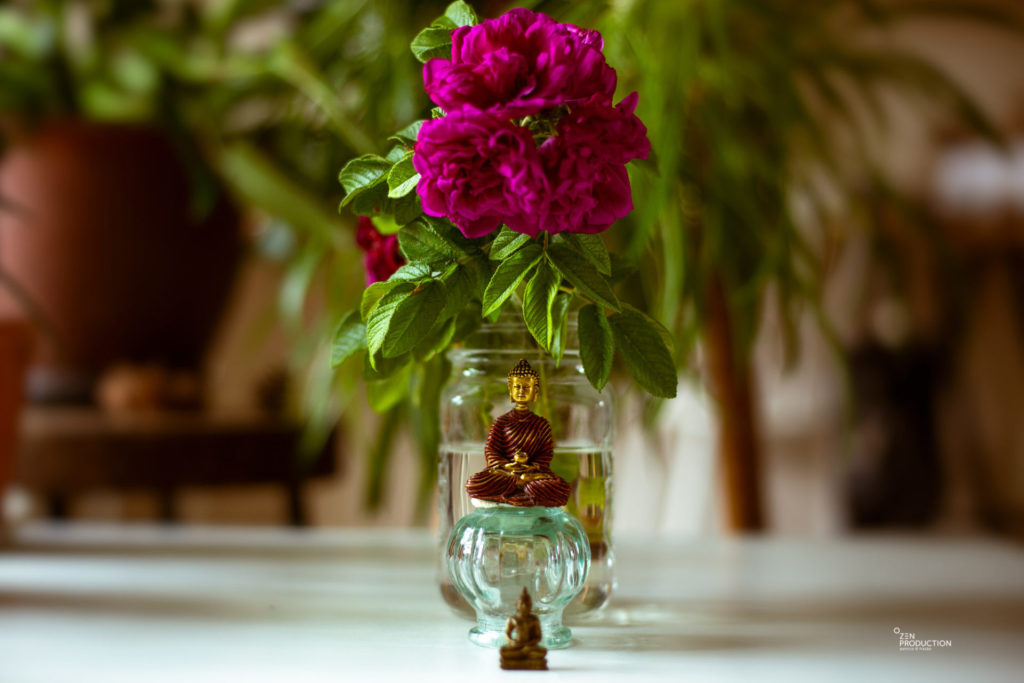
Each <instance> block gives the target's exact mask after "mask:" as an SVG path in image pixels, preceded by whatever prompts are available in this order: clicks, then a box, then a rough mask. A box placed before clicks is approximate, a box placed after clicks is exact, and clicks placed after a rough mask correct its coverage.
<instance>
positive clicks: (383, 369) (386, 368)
mask: <svg viewBox="0 0 1024 683" xmlns="http://www.w3.org/2000/svg"><path fill="white" fill-rule="evenodd" d="M411 360H412V354H411V353H406V354H402V355H401V356H398V357H397V358H378V359H377V361H376V367H374V365H371V363H370V354H366V356H365V357H364V358H363V379H365V380H366V381H367V382H375V381H377V380H382V379H387V378H388V377H391V376H392V375H394V374H395V373H396V372H398V371H399V370H401V369H402V368H404V367H406V365H408V363H409V361H411Z"/></svg>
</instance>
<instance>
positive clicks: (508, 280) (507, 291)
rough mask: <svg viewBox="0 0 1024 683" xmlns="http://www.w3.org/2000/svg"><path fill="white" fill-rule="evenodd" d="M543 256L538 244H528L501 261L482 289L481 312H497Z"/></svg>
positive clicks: (487, 313)
mask: <svg viewBox="0 0 1024 683" xmlns="http://www.w3.org/2000/svg"><path fill="white" fill-rule="evenodd" d="M543 256H544V250H543V249H541V246H540V245H539V244H529V245H527V246H525V247H523V248H522V249H521V250H520V251H517V252H516V253H514V254H512V255H511V256H509V257H508V258H507V259H505V260H504V261H502V262H501V264H499V265H498V267H497V268H496V269H495V271H494V275H492V276H491V281H490V282H488V283H487V287H486V289H484V299H483V314H484V315H485V316H488V315H491V314H492V313H495V312H497V310H498V309H499V308H501V305H502V304H503V303H505V301H506V300H507V299H508V298H509V297H510V296H512V292H514V291H515V290H516V287H518V286H519V283H520V282H522V281H523V278H525V277H526V276H527V275H528V274H529V272H530V269H531V268H533V266H534V265H536V263H537V261H539V260H540V259H541V258H542V257H543Z"/></svg>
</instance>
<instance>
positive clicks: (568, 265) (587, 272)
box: [548, 243, 621, 311]
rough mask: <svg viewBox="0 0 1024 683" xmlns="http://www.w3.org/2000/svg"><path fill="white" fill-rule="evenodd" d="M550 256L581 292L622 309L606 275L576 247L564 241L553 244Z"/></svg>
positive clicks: (616, 309) (589, 297)
mask: <svg viewBox="0 0 1024 683" xmlns="http://www.w3.org/2000/svg"><path fill="white" fill-rule="evenodd" d="M548 256H549V257H550V258H551V261H552V262H553V263H554V265H555V268H557V269H558V270H559V272H561V273H562V275H563V276H565V279H566V280H568V281H569V282H571V283H572V284H573V286H575V287H576V289H577V290H579V292H580V294H582V295H583V296H585V297H587V298H588V299H590V300H591V301H593V302H595V303H599V304H601V305H602V306H605V307H606V308H610V309H612V310H613V311H619V310H620V309H621V307H620V304H619V299H618V298H617V297H616V296H615V292H613V291H612V288H611V285H609V284H608V281H607V280H606V279H605V277H604V276H603V275H601V273H600V272H598V270H597V268H595V267H594V266H592V265H591V264H590V262H589V261H587V260H586V259H585V258H584V257H583V256H581V255H580V254H579V253H578V252H577V251H576V250H575V249H573V248H572V247H570V246H568V245H567V244H564V243H556V244H552V245H551V246H549V247H548Z"/></svg>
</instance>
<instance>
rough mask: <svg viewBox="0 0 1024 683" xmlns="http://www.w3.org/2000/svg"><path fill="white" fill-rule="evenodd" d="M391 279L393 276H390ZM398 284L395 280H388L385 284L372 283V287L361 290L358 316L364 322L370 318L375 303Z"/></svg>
mask: <svg viewBox="0 0 1024 683" xmlns="http://www.w3.org/2000/svg"><path fill="white" fill-rule="evenodd" d="M392 277H393V276H392ZM397 284H398V282H397V281H396V280H388V281H387V282H374V283H373V284H372V285H370V286H369V287H367V288H366V289H364V290H363V298H362V301H361V303H360V304H359V315H360V317H361V318H362V319H363V322H366V321H367V320H369V318H370V313H371V312H372V311H373V309H374V308H375V307H376V306H377V303H378V302H379V301H380V300H381V297H383V296H384V295H385V294H387V293H388V292H390V291H391V290H392V289H394V288H395V286H396V285H397Z"/></svg>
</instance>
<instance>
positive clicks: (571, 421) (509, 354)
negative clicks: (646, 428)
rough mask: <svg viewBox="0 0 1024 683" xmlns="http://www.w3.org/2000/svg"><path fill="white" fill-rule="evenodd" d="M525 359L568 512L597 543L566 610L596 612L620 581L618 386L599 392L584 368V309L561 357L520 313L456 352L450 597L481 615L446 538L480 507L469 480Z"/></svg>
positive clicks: (448, 389) (442, 495) (447, 527)
mask: <svg viewBox="0 0 1024 683" xmlns="http://www.w3.org/2000/svg"><path fill="white" fill-rule="evenodd" d="M520 358H525V359H527V360H528V361H529V362H530V364H531V365H532V366H533V368H534V369H535V370H536V371H537V373H538V374H539V375H540V382H541V389H540V397H539V398H538V400H537V402H536V403H534V404H533V406H532V409H533V411H534V412H535V413H537V414H538V415H540V416H541V417H544V418H546V419H547V420H548V422H550V424H551V432H552V436H553V437H554V441H555V456H554V458H553V459H552V461H551V469H552V471H553V472H555V473H556V474H558V475H559V476H561V477H562V478H563V479H565V480H566V481H567V482H569V483H570V485H571V486H572V494H571V496H570V498H569V503H568V504H567V505H566V508H565V509H566V511H567V512H568V513H569V514H571V515H573V516H575V517H576V518H577V519H579V521H580V522H581V523H582V525H583V528H584V530H585V531H586V534H587V538H588V539H589V542H590V555H591V565H590V574H589V576H588V578H587V581H586V584H585V585H584V587H583V590H582V591H580V593H579V595H577V596H576V598H575V599H574V600H573V601H572V603H570V604H569V606H568V607H567V608H566V610H565V613H566V615H575V614H585V613H587V612H592V611H594V610H596V609H598V608H600V607H601V606H603V605H604V604H605V603H606V602H607V601H608V597H609V596H610V595H611V592H612V590H613V588H614V585H615V571H614V569H615V556H614V554H613V551H612V530H611V515H612V439H613V436H614V428H615V420H614V406H613V402H612V396H611V393H610V392H609V391H608V388H607V387H606V388H605V389H604V390H603V391H601V392H598V391H596V390H595V389H594V388H593V387H592V386H591V385H590V383H589V382H588V381H587V378H586V376H585V375H584V374H583V366H582V365H581V363H580V355H579V347H578V337H577V332H576V321H575V316H573V315H571V314H570V322H569V325H568V329H567V337H566V351H565V354H564V356H563V358H562V362H561V364H560V365H559V366H557V367H556V365H555V361H554V359H552V358H551V357H550V356H548V355H547V354H546V353H544V352H543V351H541V350H540V349H538V348H537V345H536V343H535V342H534V341H533V339H532V337H530V334H529V332H528V331H527V330H526V328H525V326H524V325H523V322H522V319H521V318H519V317H518V316H517V315H515V314H511V315H508V316H503V317H502V318H500V319H499V321H498V322H497V323H485V324H484V325H482V326H481V327H480V329H479V330H478V331H477V332H476V333H474V334H473V335H471V336H470V337H469V338H467V339H466V341H465V342H463V343H462V344H461V345H460V346H459V347H458V348H455V349H452V350H451V351H450V352H449V353H448V359H449V360H450V361H451V364H452V373H451V377H450V378H449V380H448V383H447V385H446V386H445V388H444V390H443V392H442V394H441V446H440V462H439V465H438V468H439V469H438V515H439V520H440V524H439V526H440V529H439V538H440V543H439V546H440V547H439V549H438V556H437V557H438V565H437V570H438V581H439V583H440V588H441V594H442V595H443V596H444V599H445V601H446V602H447V603H448V604H449V605H450V606H451V607H452V608H453V609H455V611H456V612H458V613H460V614H462V615H464V616H467V617H473V616H474V612H473V609H472V608H471V607H470V606H469V604H467V603H466V601H465V600H464V599H463V598H462V596H461V595H459V593H458V591H456V590H455V588H454V586H453V585H452V583H451V581H450V579H449V577H448V572H447V570H446V569H445V558H446V555H447V540H448V536H449V534H450V533H451V530H452V528H453V527H454V526H455V524H456V523H457V522H458V521H459V520H460V519H462V518H463V517H464V516H466V515H467V514H469V513H470V512H473V510H474V508H473V506H472V505H471V504H470V500H469V496H468V495H467V494H466V490H465V488H464V485H465V483H466V480H467V479H468V478H469V477H470V476H471V475H473V474H474V473H476V472H479V471H480V470H482V469H484V467H485V465H486V463H485V461H484V442H485V441H486V439H487V432H488V430H489V429H490V427H491V423H492V422H493V421H494V419H495V418H496V417H498V416H499V415H501V414H502V413H506V412H508V411H509V410H511V409H512V403H511V401H510V400H509V397H508V388H507V385H506V377H507V376H508V372H509V370H511V369H512V367H513V366H514V365H515V364H516V362H517V361H518V360H519V359H520Z"/></svg>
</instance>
